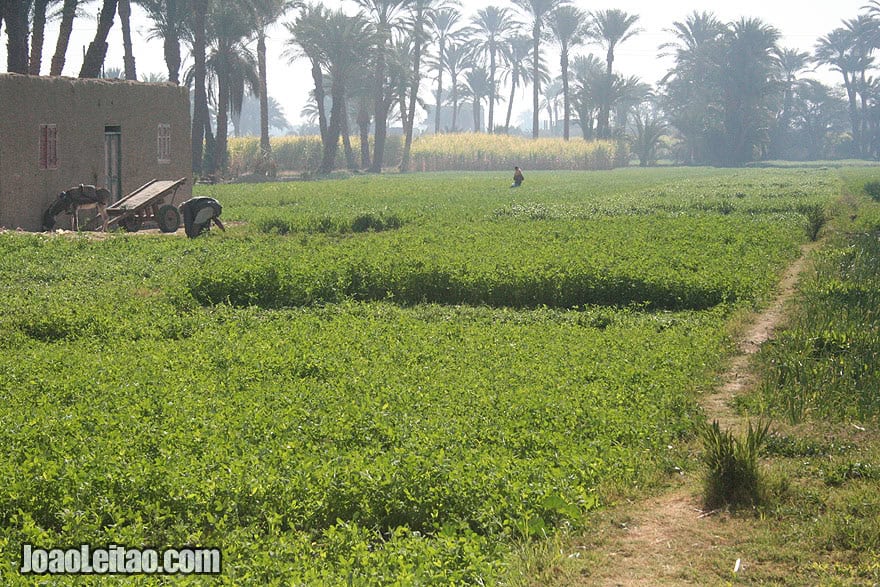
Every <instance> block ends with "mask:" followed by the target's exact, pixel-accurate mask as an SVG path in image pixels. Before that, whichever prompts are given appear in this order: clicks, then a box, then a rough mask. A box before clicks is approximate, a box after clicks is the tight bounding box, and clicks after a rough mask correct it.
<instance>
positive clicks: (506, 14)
mask: <svg viewBox="0 0 880 587" xmlns="http://www.w3.org/2000/svg"><path fill="white" fill-rule="evenodd" d="M472 23H473V25H474V29H473V38H474V40H475V41H476V45H475V48H476V51H477V54H478V55H482V56H483V57H486V58H488V60H489V63H488V65H489V71H488V74H489V119H488V128H487V131H488V132H489V133H494V132H495V102H497V101H498V96H497V91H498V90H497V85H496V79H497V72H498V59H499V58H501V59H503V58H504V51H502V45H504V43H506V42H507V38H508V37H509V36H510V34H511V31H513V30H514V28H515V27H516V26H517V24H518V23H516V22H515V21H514V20H513V19H512V18H511V15H510V11H509V10H508V9H507V8H498V7H497V6H488V7H486V8H481V9H480V10H478V11H477V14H476V15H475V16H474V17H473V19H472Z"/></svg>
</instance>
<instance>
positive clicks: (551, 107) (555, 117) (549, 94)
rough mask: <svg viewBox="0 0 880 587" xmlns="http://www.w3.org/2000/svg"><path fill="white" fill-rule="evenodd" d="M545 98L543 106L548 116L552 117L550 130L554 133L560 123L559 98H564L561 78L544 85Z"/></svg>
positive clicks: (542, 102)
mask: <svg viewBox="0 0 880 587" xmlns="http://www.w3.org/2000/svg"><path fill="white" fill-rule="evenodd" d="M543 98H544V99H543V100H542V101H541V107H542V108H543V109H545V110H547V116H548V117H549V118H550V129H551V131H550V132H551V134H553V133H554V132H555V129H556V126H557V124H558V123H559V100H560V98H562V80H561V79H560V78H556V79H554V80H553V81H552V82H550V83H548V84H546V85H544V96H543Z"/></svg>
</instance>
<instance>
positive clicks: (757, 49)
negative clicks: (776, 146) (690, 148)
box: [715, 18, 780, 165]
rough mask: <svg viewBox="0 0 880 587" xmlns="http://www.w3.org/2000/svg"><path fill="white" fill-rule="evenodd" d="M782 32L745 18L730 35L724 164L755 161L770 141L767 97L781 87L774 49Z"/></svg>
mask: <svg viewBox="0 0 880 587" xmlns="http://www.w3.org/2000/svg"><path fill="white" fill-rule="evenodd" d="M779 36H780V34H779V31H778V30H777V29H775V28H774V27H772V26H769V25H767V24H765V23H764V22H762V21H761V20H760V19H757V18H748V19H746V18H742V19H740V20H739V21H737V22H735V23H733V25H732V27H731V28H730V31H729V32H728V33H727V35H726V40H725V46H724V54H723V61H722V67H723V68H722V71H721V75H720V80H721V88H720V89H721V96H723V99H722V100H721V104H722V105H723V113H724V114H723V129H724V134H723V136H722V137H720V138H721V141H722V142H721V143H720V144H716V145H715V153H716V158H718V159H720V161H719V162H720V163H722V164H728V165H729V164H734V165H741V164H743V163H745V162H747V161H751V160H752V158H753V157H754V154H755V150H756V149H757V148H758V147H760V146H761V145H762V144H766V142H767V141H768V140H769V137H767V136H766V135H767V130H768V129H769V126H770V120H771V118H772V114H771V113H770V110H769V104H768V103H767V98H768V97H769V96H770V94H771V93H772V92H773V91H774V89H775V88H776V87H777V79H776V75H777V70H776V68H775V67H774V65H775V63H774V52H775V51H776V50H777V47H776V42H777V41H778V40H779Z"/></svg>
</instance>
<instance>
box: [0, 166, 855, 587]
mask: <svg viewBox="0 0 880 587" xmlns="http://www.w3.org/2000/svg"><path fill="white" fill-rule="evenodd" d="M509 181H510V178H509V177H508V174H506V173H503V174H492V173H473V174H442V173H441V174H420V175H411V176H388V177H385V176H378V177H372V176H371V177H354V178H350V179H346V180H339V181H321V182H290V183H276V184H260V185H257V184H249V185H224V186H211V187H202V186H200V187H199V193H200V195H211V196H213V197H216V198H218V199H219V200H220V201H221V202H222V203H223V205H224V213H223V219H224V221H226V222H227V223H228V224H230V225H231V226H230V229H229V230H228V231H227V232H226V233H224V234H220V233H217V232H216V230H215V231H212V233H211V234H209V235H207V236H205V237H202V238H199V239H196V240H188V239H185V238H181V237H177V236H170V235H159V234H153V235H151V234H135V235H127V234H123V233H115V234H112V235H110V236H108V237H107V238H93V237H90V236H87V235H23V234H14V233H8V232H7V233H4V234H0V288H2V291H0V347H2V353H0V400H2V401H0V442H2V445H3V446H4V447H5V450H4V451H3V455H2V456H0V476H2V478H3V480H4V483H3V484H2V486H0V521H2V524H0V556H2V561H0V579H2V582H3V583H5V584H14V583H16V582H22V583H32V582H38V581H39V580H41V579H42V578H39V577H37V578H35V577H33V576H28V577H22V576H20V575H19V574H18V566H19V564H20V556H21V545H22V544H23V543H31V544H35V545H38V546H43V547H46V548H52V547H66V546H71V545H79V544H81V543H88V544H93V545H107V544H121V545H127V546H131V547H136V546H144V545H149V546H153V547H157V548H162V547H171V546H178V547H179V546H182V545H198V546H212V547H218V548H220V549H222V552H223V557H224V558H223V575H222V578H221V582H225V583H229V584H272V583H273V582H274V584H278V585H287V584H307V585H335V584H354V585H362V584H373V585H390V584H400V585H412V584H443V585H448V584H481V583H484V584H497V583H506V582H510V581H511V580H512V579H511V566H512V563H511V559H512V554H511V553H512V551H513V549H514V547H515V545H517V544H519V543H522V542H523V541H529V540H543V539H545V537H547V536H550V535H552V534H553V533H554V531H556V530H557V529H558V528H560V527H562V526H577V525H578V524H579V523H581V520H582V519H583V516H584V515H585V514H587V513H588V512H589V511H591V510H594V509H596V508H600V507H602V506H603V505H604V503H605V501H604V500H605V498H606V496H607V495H609V494H611V493H612V492H613V490H614V488H619V487H636V486H645V485H648V484H650V483H652V481H655V480H656V479H657V478H659V477H660V476H662V475H664V474H667V473H669V472H672V471H675V470H676V467H685V466H688V465H687V461H688V458H687V456H686V455H685V454H684V449H683V448H682V445H683V443H684V441H685V440H687V439H689V438H691V437H692V435H693V434H694V430H695V426H696V425H697V424H698V423H699V422H701V421H702V415H701V413H700V410H699V407H698V397H699V394H700V393H702V392H704V391H706V390H707V389H709V388H710V387H711V386H712V384H713V378H714V375H715V373H716V372H717V370H718V369H719V367H720V365H721V362H722V361H723V359H724V357H725V356H726V355H727V354H728V353H729V352H730V343H729V341H728V338H727V335H728V321H729V319H730V318H731V317H732V316H733V315H734V313H735V312H737V311H738V310H740V309H743V308H752V307H758V306H760V305H761V304H762V303H763V302H764V301H765V300H766V299H768V297H769V296H770V295H771V294H772V292H773V288H774V285H775V283H776V281H777V280H778V277H779V275H780V273H781V271H782V270H783V268H784V267H785V266H786V265H787V264H788V263H790V262H791V261H792V260H793V259H794V258H795V257H796V256H797V255H798V254H799V245H801V244H802V243H804V242H806V241H807V238H808V237H807V231H806V230H805V228H804V224H805V222H806V220H805V218H806V216H805V214H806V212H807V211H809V210H810V209H811V207H813V208H815V207H816V206H823V207H830V204H831V202H833V201H834V200H835V199H836V198H837V196H838V195H839V194H840V190H841V180H840V178H839V177H838V175H837V173H836V172H835V171H834V170H827V169H821V168H816V169H797V168H794V169H785V170H778V169H777V170H774V169H752V170H713V169H664V170H635V169H633V170H628V169H627V170H617V171H606V172H543V173H538V172H532V173H528V174H527V178H526V183H525V184H524V185H523V187H522V188H519V189H516V190H513V189H509V188H508V187H507V186H508V185H509ZM98 579H100V577H98V578H94V577H93V578H92V580H94V581H97V580H98ZM175 580H177V578H175ZM187 580H188V581H190V582H193V583H197V582H200V581H205V582H211V583H216V582H217V581H216V579H207V580H206V579H199V578H189V579H187ZM79 581H81V582H85V583H88V582H89V580H88V579H79ZM129 581H131V582H135V583H136V582H148V581H149V577H145V576H140V577H135V578H129Z"/></svg>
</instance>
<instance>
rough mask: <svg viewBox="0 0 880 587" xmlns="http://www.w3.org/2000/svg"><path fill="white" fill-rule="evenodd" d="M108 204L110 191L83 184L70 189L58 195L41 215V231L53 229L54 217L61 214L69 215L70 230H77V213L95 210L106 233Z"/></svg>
mask: <svg viewBox="0 0 880 587" xmlns="http://www.w3.org/2000/svg"><path fill="white" fill-rule="evenodd" d="M108 204H110V190H106V189H104V188H96V187H95V186H93V185H83V184H80V185H79V186H76V187H72V188H70V189H67V190H65V191H63V192H61V193H60V194H58V198H57V199H56V200H55V201H54V202H52V205H51V206H49V209H48V210H46V212H45V213H44V214H43V230H52V229H53V228H55V217H56V216H58V215H59V214H61V213H62V212H67V213H68V214H70V229H71V230H79V218H78V216H77V212H79V211H80V210H90V209H92V208H96V209H97V210H98V215H99V216H100V217H101V223H102V227H103V230H104V232H107V222H108V216H107V205H108Z"/></svg>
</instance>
